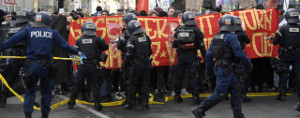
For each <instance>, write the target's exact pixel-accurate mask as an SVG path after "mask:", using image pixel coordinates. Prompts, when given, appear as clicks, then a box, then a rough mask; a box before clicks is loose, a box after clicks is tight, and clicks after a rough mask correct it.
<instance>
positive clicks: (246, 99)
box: [242, 95, 252, 102]
mask: <svg viewBox="0 0 300 118" xmlns="http://www.w3.org/2000/svg"><path fill="white" fill-rule="evenodd" d="M242 100H243V102H251V101H252V99H251V98H249V97H248V96H247V95H243V97H242Z"/></svg>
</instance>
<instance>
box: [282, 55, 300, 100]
mask: <svg viewBox="0 0 300 118" xmlns="http://www.w3.org/2000/svg"><path fill="white" fill-rule="evenodd" d="M279 58H280V63H282V64H284V65H292V68H293V72H295V74H296V76H295V80H296V83H297V88H298V89H297V90H298V91H297V93H298V98H299V100H300V52H289V51H286V52H284V53H283V54H282V55H280V56H279ZM279 76H280V79H279V89H280V91H279V92H280V94H285V92H286V91H285V90H284V89H286V85H287V82H288V79H289V70H286V71H283V72H282V73H281V74H280V75H279Z"/></svg>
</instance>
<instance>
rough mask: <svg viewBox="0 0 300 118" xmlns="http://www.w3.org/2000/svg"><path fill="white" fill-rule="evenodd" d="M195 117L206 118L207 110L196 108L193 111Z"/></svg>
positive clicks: (200, 107)
mask: <svg viewBox="0 0 300 118" xmlns="http://www.w3.org/2000/svg"><path fill="white" fill-rule="evenodd" d="M191 111H192V113H193V115H194V116H195V118H203V117H204V116H205V114H204V112H205V108H204V107H202V106H201V105H200V106H197V107H194V108H192V109H191Z"/></svg>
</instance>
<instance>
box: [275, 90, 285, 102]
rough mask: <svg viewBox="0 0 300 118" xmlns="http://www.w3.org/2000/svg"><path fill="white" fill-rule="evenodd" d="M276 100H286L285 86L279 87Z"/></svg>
mask: <svg viewBox="0 0 300 118" xmlns="http://www.w3.org/2000/svg"><path fill="white" fill-rule="evenodd" d="M276 100H279V101H286V89H285V88H282V87H281V88H279V95H278V96H277V97H276Z"/></svg>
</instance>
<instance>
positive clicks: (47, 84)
mask: <svg viewBox="0 0 300 118" xmlns="http://www.w3.org/2000/svg"><path fill="white" fill-rule="evenodd" d="M26 66H27V67H26V68H27V71H28V73H29V76H30V79H29V82H28V83H29V85H27V88H26V93H25V99H24V105H23V106H24V112H25V113H32V112H33V105H34V101H35V92H36V84H37V82H38V81H39V79H41V80H40V88H41V94H42V100H41V105H42V108H41V111H42V114H49V112H50V110H51V108H50V105H51V98H52V95H51V89H52V83H53V79H52V78H50V75H49V72H50V69H48V68H46V67H44V65H43V64H41V63H36V62H31V63H29V64H27V65H26Z"/></svg>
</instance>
